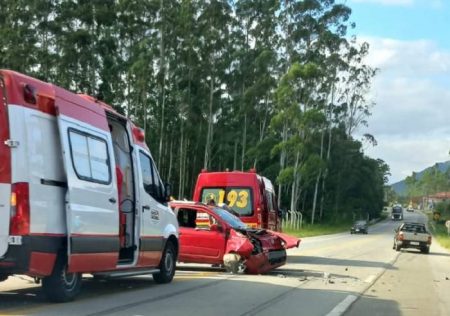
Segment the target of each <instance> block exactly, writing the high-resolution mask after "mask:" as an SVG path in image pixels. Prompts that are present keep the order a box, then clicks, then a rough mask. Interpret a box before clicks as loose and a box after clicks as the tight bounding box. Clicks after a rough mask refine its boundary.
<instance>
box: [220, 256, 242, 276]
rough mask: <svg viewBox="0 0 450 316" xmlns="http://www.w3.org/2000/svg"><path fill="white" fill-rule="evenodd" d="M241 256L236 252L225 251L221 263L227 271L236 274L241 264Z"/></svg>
mask: <svg viewBox="0 0 450 316" xmlns="http://www.w3.org/2000/svg"><path fill="white" fill-rule="evenodd" d="M241 262H242V257H241V256H240V255H238V254H237V253H227V254H225V255H224V256H223V265H224V266H225V269H226V270H227V272H230V273H233V274H236V273H238V272H239V267H240V266H241Z"/></svg>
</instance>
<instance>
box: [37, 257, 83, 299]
mask: <svg viewBox="0 0 450 316" xmlns="http://www.w3.org/2000/svg"><path fill="white" fill-rule="evenodd" d="M42 288H43V290H44V293H45V295H46V296H47V298H48V299H49V300H50V301H52V302H57V303H63V302H68V301H71V300H73V299H74V298H75V296H77V295H78V293H79V292H80V289H81V273H68V272H67V260H66V258H65V257H64V256H62V255H59V256H58V258H57V259H56V263H55V266H54V267H53V272H52V274H51V275H50V276H48V277H45V278H44V279H42Z"/></svg>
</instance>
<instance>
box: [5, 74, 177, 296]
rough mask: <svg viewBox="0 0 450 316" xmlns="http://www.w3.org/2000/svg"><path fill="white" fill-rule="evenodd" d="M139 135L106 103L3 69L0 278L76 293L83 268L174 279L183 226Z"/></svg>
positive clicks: (58, 293) (56, 292) (104, 274)
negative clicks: (15, 277) (25, 279)
mask: <svg viewBox="0 0 450 316" xmlns="http://www.w3.org/2000/svg"><path fill="white" fill-rule="evenodd" d="M166 187H167V185H164V184H163V182H162V181H161V179H160V176H159V174H158V170H157V168H156V166H155V163H154V161H153V159H152V156H151V153H150V151H149V149H148V147H147V146H146V144H145V142H144V133H143V131H142V130H141V129H140V128H138V127H137V126H135V125H134V124H133V123H132V122H131V121H130V120H128V119H127V118H126V117H124V116H122V115H120V114H118V113H117V112H116V111H114V110H113V109H112V108H111V107H110V106H108V105H107V104H105V103H103V102H101V101H99V100H96V99H95V98H92V97H89V96H87V95H77V94H74V93H71V92H69V91H67V90H64V89H62V88H60V87H57V86H55V85H52V84H49V83H45V82H42V81H39V80H37V79H33V78H30V77H28V76H25V75H22V74H19V73H17V72H13V71H10V70H0V281H1V280H5V279H7V278H8V276H10V275H13V274H25V275H29V276H31V277H35V278H37V279H39V280H42V287H43V290H44V292H45V293H46V295H47V296H48V298H49V299H50V300H52V301H57V302H64V301H68V300H71V299H73V298H74V297H75V296H76V295H77V293H78V292H79V291H80V286H81V277H82V273H90V274H93V275H94V276H98V277H119V276H129V275H136V274H152V275H153V278H154V280H155V281H156V282H158V283H167V282H170V281H171V280H172V278H173V276H174V273H175V264H176V260H177V254H178V232H179V230H178V224H177V219H176V217H175V216H174V214H173V212H172V211H171V210H170V209H169V208H168V207H167V200H168V196H169V194H170V193H169V192H168V191H169V190H168V189H167V188H166Z"/></svg>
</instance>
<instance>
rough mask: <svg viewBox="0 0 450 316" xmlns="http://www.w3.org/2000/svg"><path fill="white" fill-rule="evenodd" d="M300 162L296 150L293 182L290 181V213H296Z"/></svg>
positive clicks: (298, 151) (298, 152)
mask: <svg viewBox="0 0 450 316" xmlns="http://www.w3.org/2000/svg"><path fill="white" fill-rule="evenodd" d="M299 162H300V150H297V154H296V156H295V164H294V180H293V181H292V189H291V211H294V212H296V211H297V202H298V198H299V196H298V188H299V186H300V178H301V174H299V172H298V167H299Z"/></svg>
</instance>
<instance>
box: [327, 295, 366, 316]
mask: <svg viewBox="0 0 450 316" xmlns="http://www.w3.org/2000/svg"><path fill="white" fill-rule="evenodd" d="M357 298H358V297H357V296H356V295H348V296H347V297H346V298H344V300H343V301H342V302H340V303H339V304H337V305H336V306H335V307H334V308H333V309H332V310H331V312H329V313H328V314H327V315H326V316H340V315H342V314H343V313H344V312H345V311H346V310H347V309H348V308H349V307H350V305H352V304H353V302H354V301H356V299H357Z"/></svg>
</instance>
